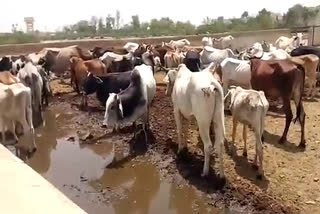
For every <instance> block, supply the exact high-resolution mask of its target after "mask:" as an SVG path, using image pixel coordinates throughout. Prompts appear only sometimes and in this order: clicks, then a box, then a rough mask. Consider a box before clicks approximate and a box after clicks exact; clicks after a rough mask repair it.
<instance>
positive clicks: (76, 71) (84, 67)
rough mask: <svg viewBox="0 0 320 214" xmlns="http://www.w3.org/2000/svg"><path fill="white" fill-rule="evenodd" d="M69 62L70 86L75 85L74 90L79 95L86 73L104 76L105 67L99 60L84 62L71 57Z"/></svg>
mask: <svg viewBox="0 0 320 214" xmlns="http://www.w3.org/2000/svg"><path fill="white" fill-rule="evenodd" d="M70 62H71V85H72V86H73V85H75V87H74V88H75V90H76V91H77V92H78V93H80V89H81V88H82V85H83V82H84V81H85V79H86V77H87V76H88V72H91V73H93V74H95V75H100V76H102V75H105V74H106V66H105V65H104V64H103V63H102V62H101V61H100V60H99V59H92V60H87V61H84V60H83V59H81V58H78V57H72V58H71V59H70Z"/></svg>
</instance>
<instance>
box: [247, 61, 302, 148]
mask: <svg viewBox="0 0 320 214" xmlns="http://www.w3.org/2000/svg"><path fill="white" fill-rule="evenodd" d="M304 77H305V74H304V69H303V68H302V67H301V66H299V65H296V64H294V63H293V62H291V61H290V60H289V59H287V60H269V61H265V60H259V59H252V60H251V86H252V88H253V89H254V90H258V91H260V90H261V91H264V93H265V95H266V96H267V97H275V98H278V97H281V99H282V101H283V109H284V112H285V114H286V125H285V129H284V131H283V134H282V137H281V138H280V143H284V142H285V141H286V140H287V135H288V130H289V127H290V123H291V121H292V117H293V115H292V110H291V105H290V100H291V99H292V98H293V100H294V103H295V105H296V108H297V117H296V118H295V120H294V121H297V120H299V122H300V125H301V141H300V144H299V146H301V147H305V144H306V142H305V136H304V125H305V116H306V115H305V112H304V108H303V103H302V95H303V91H304Z"/></svg>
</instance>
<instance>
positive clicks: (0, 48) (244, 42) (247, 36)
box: [0, 29, 291, 56]
mask: <svg viewBox="0 0 320 214" xmlns="http://www.w3.org/2000/svg"><path fill="white" fill-rule="evenodd" d="M226 35H230V33H219V34H206V35H192V36H180V37H178V36H167V37H152V38H126V39H115V40H103V39H101V40H99V39H92V40H74V41H63V42H50V43H37V44H21V45H0V56H2V55H15V54H29V53H33V52H37V51H40V50H42V49H43V48H46V47H50V48H53V47H56V48H62V47H66V46H71V45H78V46H79V47H81V48H84V49H88V50H90V49H92V48H93V47H95V46H98V47H103V48H106V47H122V46H123V45H125V44H126V43H127V42H137V43H141V42H144V43H146V44H161V42H163V41H164V42H169V41H170V40H178V39H182V38H187V39H188V40H189V41H190V42H191V44H192V45H193V46H201V39H202V37H203V36H212V37H222V36H226ZM231 35H232V36H233V37H234V38H235V40H234V41H233V43H232V46H233V47H234V48H237V49H239V50H241V49H243V48H246V47H248V46H250V45H252V44H253V43H255V42H261V41H262V40H265V41H266V42H271V43H273V42H274V41H276V39H277V38H279V37H280V36H288V37H291V32H290V30H289V29H276V30H261V31H246V32H236V33H231Z"/></svg>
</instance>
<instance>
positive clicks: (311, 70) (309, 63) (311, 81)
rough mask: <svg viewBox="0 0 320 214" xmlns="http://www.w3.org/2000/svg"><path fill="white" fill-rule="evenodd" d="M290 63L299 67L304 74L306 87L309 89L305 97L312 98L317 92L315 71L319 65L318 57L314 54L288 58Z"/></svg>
mask: <svg viewBox="0 0 320 214" xmlns="http://www.w3.org/2000/svg"><path fill="white" fill-rule="evenodd" d="M290 60H291V61H293V62H295V63H297V64H299V65H301V66H302V67H303V68H304V71H305V74H306V85H308V87H309V91H308V92H307V96H308V97H311V98H313V97H314V96H315V94H316V92H317V89H316V85H317V73H316V72H317V69H318V65H319V57H318V56H316V55H314V54H308V55H302V56H295V57H292V58H290Z"/></svg>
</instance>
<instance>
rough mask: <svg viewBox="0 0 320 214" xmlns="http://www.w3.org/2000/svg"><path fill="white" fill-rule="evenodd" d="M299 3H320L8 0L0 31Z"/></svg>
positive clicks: (318, 1)
mask: <svg viewBox="0 0 320 214" xmlns="http://www.w3.org/2000/svg"><path fill="white" fill-rule="evenodd" d="M297 3H300V4H302V5H304V6H317V5H320V0H264V1H261V0H222V1H217V0H197V1H193V0H160V1H155V0H115V1H110V0H89V1H80V0H53V1H52V0H50V1H48V0H13V1H8V0H5V1H3V2H1V13H0V20H1V21H0V32H11V25H12V24H18V26H19V27H18V30H23V31H25V24H24V17H29V16H32V17H34V19H35V30H40V31H56V30H59V29H62V27H63V26H64V25H70V24H74V23H76V22H78V21H79V20H84V19H85V20H90V18H91V16H97V17H106V16H107V15H108V14H111V15H113V16H115V11H116V10H117V9H118V10H119V11H120V16H121V20H122V23H124V24H125V23H129V22H130V21H131V16H132V15H136V14H137V15H139V18H140V21H149V20H150V19H152V18H161V17H170V18H171V19H173V20H175V21H177V20H181V21H188V20H189V21H191V22H192V23H193V24H197V25H199V24H201V22H202V20H203V19H204V18H205V17H210V18H217V17H218V16H224V17H225V18H232V17H240V16H241V14H242V13H243V11H248V12H249V15H256V14H257V13H258V11H259V10H261V9H262V8H266V9H267V10H270V11H272V12H277V13H285V12H286V11H287V10H288V8H290V7H292V6H293V5H295V4H297Z"/></svg>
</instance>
